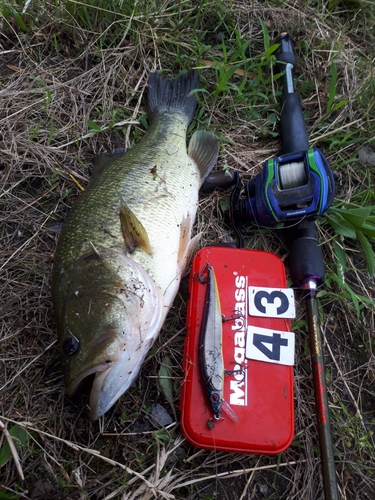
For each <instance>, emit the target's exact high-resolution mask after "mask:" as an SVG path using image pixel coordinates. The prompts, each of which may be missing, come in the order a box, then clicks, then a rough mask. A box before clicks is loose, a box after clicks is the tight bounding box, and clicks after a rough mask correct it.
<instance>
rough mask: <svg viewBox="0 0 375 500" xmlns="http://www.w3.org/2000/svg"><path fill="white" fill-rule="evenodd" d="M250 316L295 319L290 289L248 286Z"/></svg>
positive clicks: (292, 293) (292, 296)
mask: <svg viewBox="0 0 375 500" xmlns="http://www.w3.org/2000/svg"><path fill="white" fill-rule="evenodd" d="M248 290H249V314H250V316H267V317H268V318H295V317H296V307H295V304H294V292H293V290H292V289H291V288H265V287H257V286H249V289H248Z"/></svg>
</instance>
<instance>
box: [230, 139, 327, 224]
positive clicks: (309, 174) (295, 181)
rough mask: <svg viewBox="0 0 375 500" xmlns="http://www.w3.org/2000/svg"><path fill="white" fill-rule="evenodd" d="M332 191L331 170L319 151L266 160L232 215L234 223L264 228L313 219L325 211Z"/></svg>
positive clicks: (312, 150)
mask: <svg viewBox="0 0 375 500" xmlns="http://www.w3.org/2000/svg"><path fill="white" fill-rule="evenodd" d="M334 192H335V188H334V179H333V174H332V171H331V167H330V166H329V164H328V162H327V160H326V158H325V156H324V155H323V153H322V152H321V151H319V150H318V149H313V148H311V149H308V150H307V151H304V152H298V153H293V154H284V155H281V156H278V157H276V158H273V159H271V160H268V161H266V162H265V164H264V168H263V171H262V172H261V173H260V174H258V175H257V176H256V177H255V179H253V180H251V181H250V182H248V184H247V185H246V187H245V193H246V199H245V200H240V201H239V202H238V204H237V207H235V208H234V210H233V213H234V216H235V218H237V220H240V221H242V222H246V221H247V222H257V223H258V224H260V225H263V226H265V227H274V226H279V225H283V224H288V223H289V222H293V223H294V222H296V221H300V220H302V219H303V218H308V219H309V220H313V219H315V218H316V217H317V216H319V215H322V214H323V213H324V212H325V211H326V210H327V209H328V208H329V206H330V205H331V203H332V201H333V198H334Z"/></svg>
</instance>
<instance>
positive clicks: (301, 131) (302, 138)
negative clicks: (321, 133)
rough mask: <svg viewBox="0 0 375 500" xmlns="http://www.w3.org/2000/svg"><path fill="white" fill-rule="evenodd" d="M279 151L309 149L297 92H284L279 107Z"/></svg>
mask: <svg viewBox="0 0 375 500" xmlns="http://www.w3.org/2000/svg"><path fill="white" fill-rule="evenodd" d="M280 122H281V139H282V148H281V152H282V154H284V153H296V152H298V151H307V150H308V149H309V139H308V136H307V130H306V125H305V120H304V118H303V113H302V105H301V98H300V96H299V95H298V94H286V95H285V96H284V99H283V102H282V108H281V117H280Z"/></svg>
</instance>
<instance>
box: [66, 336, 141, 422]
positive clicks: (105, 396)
mask: <svg viewBox="0 0 375 500" xmlns="http://www.w3.org/2000/svg"><path fill="white" fill-rule="evenodd" d="M111 347H112V348H111V351H112V356H111V358H110V359H106V358H105V356H104V357H103V358H102V359H104V361H102V362H99V363H96V364H94V365H93V364H92V363H91V365H90V364H89V363H88V361H89V360H87V364H86V363H85V362H83V363H82V370H81V371H80V372H79V373H78V374H75V375H74V376H72V377H71V379H70V380H68V381H67V384H66V393H67V395H68V396H69V397H71V396H74V395H75V394H77V393H82V392H87V391H89V393H90V395H89V407H90V411H89V413H88V418H89V419H90V420H97V419H98V418H99V417H101V416H102V415H104V413H106V412H107V411H108V410H109V409H110V408H111V407H112V406H113V405H114V404H115V403H116V401H117V400H118V399H119V397H120V396H122V394H124V392H125V391H126V390H127V389H128V388H129V386H130V385H131V384H132V382H133V380H134V379H135V378H136V377H137V375H138V371H139V369H140V367H141V364H142V363H143V361H144V359H145V357H146V355H147V352H148V350H149V348H150V347H151V342H145V343H144V344H143V345H142V349H137V351H133V350H132V351H131V352H130V353H129V351H126V350H124V347H123V346H122V344H121V343H116V342H115V345H114V344H113V343H111ZM115 351H116V352H115Z"/></svg>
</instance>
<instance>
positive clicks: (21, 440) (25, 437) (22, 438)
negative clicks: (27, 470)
mask: <svg viewBox="0 0 375 500" xmlns="http://www.w3.org/2000/svg"><path fill="white" fill-rule="evenodd" d="M8 432H9V434H10V436H11V437H12V438H13V442H14V446H15V447H16V448H19V447H20V446H22V445H25V444H27V443H28V442H29V434H28V433H27V432H26V431H25V429H24V428H23V427H21V426H19V425H17V424H14V425H13V426H12V427H11V428H10V429H9V431H8ZM11 458H12V452H11V451H10V448H9V444H8V441H7V440H6V439H4V441H3V446H2V447H1V449H0V467H2V466H3V465H5V464H6V463H7V462H8V461H9V460H10V459H11Z"/></svg>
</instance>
